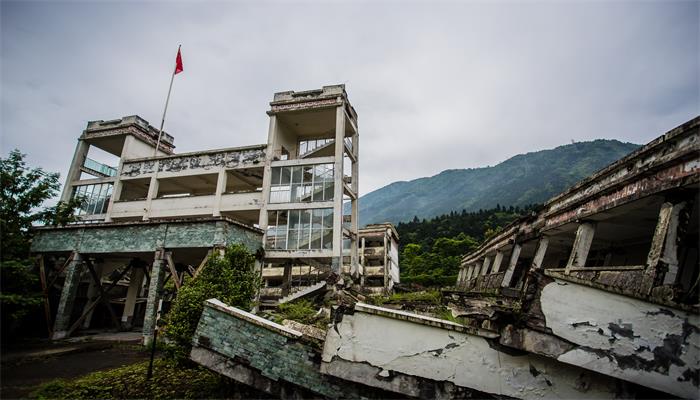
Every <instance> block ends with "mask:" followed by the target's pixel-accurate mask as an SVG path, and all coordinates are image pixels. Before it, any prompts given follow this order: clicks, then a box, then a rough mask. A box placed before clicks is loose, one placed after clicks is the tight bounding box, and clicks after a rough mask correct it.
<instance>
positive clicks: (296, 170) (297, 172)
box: [292, 167, 302, 183]
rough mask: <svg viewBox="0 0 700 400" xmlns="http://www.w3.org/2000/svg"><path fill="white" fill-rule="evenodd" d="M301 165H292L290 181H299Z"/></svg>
mask: <svg viewBox="0 0 700 400" xmlns="http://www.w3.org/2000/svg"><path fill="white" fill-rule="evenodd" d="M301 172H302V170H301V167H292V183H301Z"/></svg>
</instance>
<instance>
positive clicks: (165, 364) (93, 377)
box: [30, 359, 255, 399]
mask: <svg viewBox="0 0 700 400" xmlns="http://www.w3.org/2000/svg"><path fill="white" fill-rule="evenodd" d="M147 371H148V361H144V362H140V363H137V364H133V365H129V366H125V367H120V368H115V369H112V370H107V371H97V372H93V373H90V374H88V375H85V376H82V377H80V378H77V379H73V380H62V379H58V380H54V381H51V382H49V383H45V384H43V385H41V386H40V387H39V388H38V389H37V390H35V391H34V392H33V393H32V394H31V395H30V396H31V397H32V398H38V399H144V398H148V399H172V398H180V399H201V398H207V399H210V398H230V397H232V396H234V393H237V391H239V390H240V389H241V388H239V387H238V386H236V385H235V384H234V383H233V382H232V381H230V380H228V379H227V378H224V377H221V376H219V375H218V374H215V373H213V372H211V371H209V370H207V369H205V368H203V367H199V366H194V365H190V364H187V363H178V362H176V361H174V360H170V359H158V360H155V362H154V365H153V377H152V378H151V379H150V380H149V379H146V373H147ZM238 393H240V392H238ZM239 396H240V394H239ZM249 396H250V394H249ZM252 396H253V397H254V396H255V394H252ZM244 397H246V396H245V395H244Z"/></svg>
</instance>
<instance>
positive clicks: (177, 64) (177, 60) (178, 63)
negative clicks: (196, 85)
mask: <svg viewBox="0 0 700 400" xmlns="http://www.w3.org/2000/svg"><path fill="white" fill-rule="evenodd" d="M182 71H184V69H183V67H182V55H181V54H180V48H179V47H178V49H177V57H176V58H175V75H177V74H179V73H180V72H182Z"/></svg>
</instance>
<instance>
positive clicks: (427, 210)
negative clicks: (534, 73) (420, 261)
mask: <svg viewBox="0 0 700 400" xmlns="http://www.w3.org/2000/svg"><path fill="white" fill-rule="evenodd" d="M638 147H639V145H637V144H633V143H623V142H620V141H617V140H603V139H600V140H595V141H592V142H579V143H573V144H568V145H565V146H559V147H557V148H554V149H550V150H542V151H537V152H533V153H527V154H520V155H517V156H515V157H512V158H509V159H508V160H506V161H504V162H502V163H500V164H498V165H495V166H492V167H484V168H470V169H450V170H446V171H443V172H441V173H439V174H437V175H435V176H431V177H426V178H418V179H414V180H412V181H408V182H406V181H403V182H394V183H392V184H389V185H387V186H384V187H383V188H381V189H377V190H375V191H373V192H371V193H369V194H367V195H365V196H362V197H361V199H360V213H359V214H360V223H361V224H362V225H364V224H368V223H373V222H384V221H389V222H393V223H398V222H402V221H411V220H412V219H413V218H414V216H417V217H418V218H421V219H422V218H430V217H433V216H436V215H440V214H445V213H447V214H449V213H450V212H451V211H457V212H461V211H462V210H466V211H467V212H470V211H477V210H479V209H491V208H495V207H496V205H497V204H500V205H501V206H506V207H509V206H519V207H524V206H526V205H528V204H534V203H543V202H545V201H546V200H547V199H549V198H550V197H552V196H554V195H556V194H558V193H560V192H562V191H564V190H565V189H566V188H568V187H570V186H571V185H573V184H574V183H576V182H578V181H579V180H581V179H583V178H585V177H586V176H588V175H590V174H592V173H593V172H595V171H597V170H599V169H601V168H603V167H605V166H606V165H608V164H610V163H612V162H613V161H615V160H617V159H619V158H621V157H623V156H625V155H627V154H629V153H630V152H632V151H633V150H635V149H637V148H638ZM402 239H403V238H402Z"/></svg>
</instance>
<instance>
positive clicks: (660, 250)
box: [640, 201, 687, 295]
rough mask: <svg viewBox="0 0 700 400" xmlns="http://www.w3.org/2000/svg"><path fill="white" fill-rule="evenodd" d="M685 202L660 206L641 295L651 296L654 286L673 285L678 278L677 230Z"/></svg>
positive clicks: (667, 203)
mask: <svg viewBox="0 0 700 400" xmlns="http://www.w3.org/2000/svg"><path fill="white" fill-rule="evenodd" d="M686 206H687V203H686V202H684V201H683V202H679V203H675V204H674V203H671V202H666V203H663V204H662V205H661V209H660V210H659V219H658V222H657V223H656V229H655V230H654V237H653V239H652V240H651V248H650V249H649V254H648V256H647V263H646V270H645V272H644V279H643V281H642V286H641V288H640V293H641V294H643V295H649V294H651V290H652V289H653V288H654V287H655V286H659V285H661V284H664V285H673V284H674V283H676V278H677V276H678V230H679V229H678V228H679V226H680V220H681V218H680V216H681V212H682V211H683V210H684V209H685V208H686Z"/></svg>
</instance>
